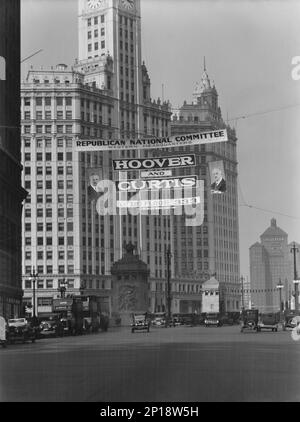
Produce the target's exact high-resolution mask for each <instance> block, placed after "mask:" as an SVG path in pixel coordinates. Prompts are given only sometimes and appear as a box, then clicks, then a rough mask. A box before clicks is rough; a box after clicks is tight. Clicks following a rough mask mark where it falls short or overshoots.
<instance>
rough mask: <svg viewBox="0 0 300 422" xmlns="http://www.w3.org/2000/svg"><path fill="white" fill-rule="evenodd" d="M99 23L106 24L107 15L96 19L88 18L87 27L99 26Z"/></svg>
mask: <svg viewBox="0 0 300 422" xmlns="http://www.w3.org/2000/svg"><path fill="white" fill-rule="evenodd" d="M99 18H100V19H99ZM99 22H100V23H104V22H105V15H100V16H95V17H94V18H88V20H87V25H88V26H92V24H94V25H98V24H99Z"/></svg>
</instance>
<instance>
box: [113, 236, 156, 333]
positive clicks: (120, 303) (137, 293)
mask: <svg viewBox="0 0 300 422" xmlns="http://www.w3.org/2000/svg"><path fill="white" fill-rule="evenodd" d="M124 249H125V253H124V255H123V257H122V258H121V259H120V260H119V261H116V262H115V263H114V264H113V265H112V268H111V274H112V315H113V316H114V317H115V318H116V319H121V324H122V325H130V323H131V314H132V313H139V312H141V313H142V312H147V311H148V308H149V303H148V300H149V299H148V297H149V289H148V276H149V269H148V267H147V264H146V263H145V262H143V261H142V260H140V258H139V255H137V254H134V253H133V252H134V250H135V249H136V248H135V246H134V245H133V244H132V243H131V242H130V243H128V244H126V245H125V246H124Z"/></svg>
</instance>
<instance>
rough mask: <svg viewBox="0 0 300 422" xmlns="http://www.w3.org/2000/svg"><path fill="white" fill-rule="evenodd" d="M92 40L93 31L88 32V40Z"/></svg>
mask: <svg viewBox="0 0 300 422" xmlns="http://www.w3.org/2000/svg"><path fill="white" fill-rule="evenodd" d="M91 38H92V31H88V40H90V39H91Z"/></svg>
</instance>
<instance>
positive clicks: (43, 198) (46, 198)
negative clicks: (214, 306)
mask: <svg viewBox="0 0 300 422" xmlns="http://www.w3.org/2000/svg"><path fill="white" fill-rule="evenodd" d="M65 199H67V204H72V203H73V199H74V197H73V195H72V194H71V193H70V194H67V195H66V197H65V195H63V194H59V195H57V202H58V203H59V204H64V203H65ZM25 202H26V203H27V204H28V203H30V202H31V197H30V195H28V196H27V198H26V201H25ZM45 202H46V204H52V202H53V196H52V195H50V194H46V195H44V194H38V195H36V203H37V204H43V203H45Z"/></svg>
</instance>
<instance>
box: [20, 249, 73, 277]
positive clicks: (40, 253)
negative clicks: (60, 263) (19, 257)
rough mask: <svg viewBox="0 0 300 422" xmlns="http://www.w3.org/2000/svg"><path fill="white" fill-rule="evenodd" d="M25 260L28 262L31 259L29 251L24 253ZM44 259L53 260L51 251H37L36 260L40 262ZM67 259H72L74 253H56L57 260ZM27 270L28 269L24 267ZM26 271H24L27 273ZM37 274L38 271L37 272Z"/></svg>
mask: <svg viewBox="0 0 300 422" xmlns="http://www.w3.org/2000/svg"><path fill="white" fill-rule="evenodd" d="M24 256H25V259H26V260H30V259H31V258H32V253H31V251H25V255H24ZM44 257H46V259H53V251H46V252H45V253H44V251H37V259H38V260H42V259H44ZM66 257H67V259H68V260H71V259H74V251H67V254H66V253H65V251H58V259H65V258H66ZM26 268H27V269H28V267H26ZM27 272H28V271H26V273H27ZM38 272H39V271H38Z"/></svg>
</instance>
